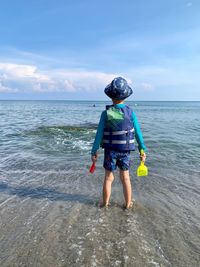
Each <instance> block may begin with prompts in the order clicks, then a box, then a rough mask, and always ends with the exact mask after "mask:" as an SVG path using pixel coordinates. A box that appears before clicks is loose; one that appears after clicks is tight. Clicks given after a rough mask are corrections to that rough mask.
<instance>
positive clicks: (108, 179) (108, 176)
mask: <svg viewBox="0 0 200 267" xmlns="http://www.w3.org/2000/svg"><path fill="white" fill-rule="evenodd" d="M113 181H114V175H113V173H112V172H111V171H108V170H106V169H105V179H104V184H103V205H104V206H108V204H109V200H110V195H111V186H112V182H113Z"/></svg>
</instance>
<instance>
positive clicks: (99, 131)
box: [91, 104, 146, 155]
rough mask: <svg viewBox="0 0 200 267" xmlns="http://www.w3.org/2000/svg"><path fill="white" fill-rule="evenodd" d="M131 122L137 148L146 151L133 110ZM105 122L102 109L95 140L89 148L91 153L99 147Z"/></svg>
mask: <svg viewBox="0 0 200 267" xmlns="http://www.w3.org/2000/svg"><path fill="white" fill-rule="evenodd" d="M115 106H116V107H124V106H125V105H124V104H117V105H115ZM132 122H133V128H134V130H135V139H136V141H137V143H138V150H139V151H140V150H141V149H143V150H144V151H146V146H145V144H144V140H143V137H142V132H141V130H140V126H139V123H138V120H137V117H136V115H135V113H134V112H133V113H132ZM105 123H106V110H104V111H103V112H102V113H101V117H100V121H99V125H98V128H97V132H96V136H95V140H94V143H93V146H92V150H91V154H92V155H95V154H96V152H97V150H98V149H99V147H100V144H101V142H102V139H103V131H104V128H105Z"/></svg>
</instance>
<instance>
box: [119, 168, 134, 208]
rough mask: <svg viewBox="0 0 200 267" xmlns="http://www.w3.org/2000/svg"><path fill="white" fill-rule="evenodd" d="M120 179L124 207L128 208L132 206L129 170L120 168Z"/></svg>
mask: <svg viewBox="0 0 200 267" xmlns="http://www.w3.org/2000/svg"><path fill="white" fill-rule="evenodd" d="M120 179H121V182H122V184H123V192H124V199H125V206H126V208H130V207H131V206H132V187H131V181H130V177H129V171H123V170H120Z"/></svg>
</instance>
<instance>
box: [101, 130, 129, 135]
mask: <svg viewBox="0 0 200 267" xmlns="http://www.w3.org/2000/svg"><path fill="white" fill-rule="evenodd" d="M128 132H132V133H133V132H134V129H130V130H128V131H113V132H107V131H105V132H104V135H110V134H111V135H122V134H127V133H128Z"/></svg>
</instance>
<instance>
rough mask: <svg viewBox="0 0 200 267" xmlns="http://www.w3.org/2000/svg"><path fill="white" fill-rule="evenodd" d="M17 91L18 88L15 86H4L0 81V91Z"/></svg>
mask: <svg viewBox="0 0 200 267" xmlns="http://www.w3.org/2000/svg"><path fill="white" fill-rule="evenodd" d="M17 91H18V90H17V89H15V88H9V87H7V86H4V85H3V84H2V82H1V81H0V93H16V92H17Z"/></svg>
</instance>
